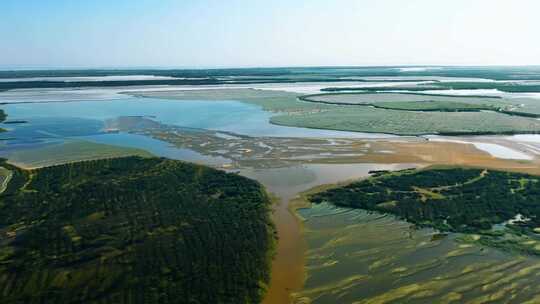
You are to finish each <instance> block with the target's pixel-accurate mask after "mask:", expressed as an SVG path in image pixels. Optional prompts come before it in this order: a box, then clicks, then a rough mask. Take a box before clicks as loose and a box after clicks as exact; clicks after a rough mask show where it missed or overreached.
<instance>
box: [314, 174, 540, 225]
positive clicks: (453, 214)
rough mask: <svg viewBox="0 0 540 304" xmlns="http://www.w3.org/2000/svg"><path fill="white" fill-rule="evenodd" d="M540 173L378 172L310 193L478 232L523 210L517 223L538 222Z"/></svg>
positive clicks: (316, 197)
mask: <svg viewBox="0 0 540 304" xmlns="http://www.w3.org/2000/svg"><path fill="white" fill-rule="evenodd" d="M539 181H540V177H537V176H532V175H527V174H520V173H511V172H502V171H491V170H482V169H467V168H438V169H426V170H419V171H416V170H406V171H399V172H397V173H384V172H381V173H377V174H376V175H375V176H373V177H372V178H369V179H366V180H362V181H358V182H354V183H351V184H349V185H347V186H344V187H340V188H335V189H331V190H328V191H325V192H322V193H319V194H315V195H313V196H311V197H310V200H311V201H312V202H314V203H320V202H323V201H324V202H330V203H333V204H335V205H338V206H345V207H353V208H361V209H366V210H373V211H379V212H383V213H391V214H394V215H397V216H398V217H400V218H403V219H405V220H407V221H409V222H412V223H414V224H417V225H420V226H429V227H435V228H437V229H439V230H442V231H453V232H469V233H478V232H482V231H483V230H489V229H491V228H492V226H493V225H495V224H501V223H503V222H505V221H508V220H510V219H513V218H514V217H516V215H518V214H521V215H522V216H524V217H525V218H526V220H523V221H518V222H515V223H514V225H516V226H519V227H520V228H521V229H524V230H527V231H530V232H532V231H533V230H534V228H537V227H540V183H539Z"/></svg>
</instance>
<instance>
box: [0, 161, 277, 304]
mask: <svg viewBox="0 0 540 304" xmlns="http://www.w3.org/2000/svg"><path fill="white" fill-rule="evenodd" d="M1 167H2V168H3V171H9V173H8V174H3V176H4V177H6V178H9V179H10V180H8V183H7V187H6V189H5V190H4V191H3V192H2V193H1V194H0V243H1V247H0V286H1V287H2V292H1V293H0V302H1V303H258V302H260V300H261V298H262V295H263V294H264V291H265V288H266V284H267V282H268V281H269V271H270V261H271V254H272V250H273V246H274V239H275V233H274V227H273V225H272V223H271V221H270V217H269V213H270V200H269V198H268V196H267V194H266V192H265V191H264V189H263V188H262V187H261V186H260V185H259V184H258V183H257V182H255V181H252V180H249V179H247V178H244V177H241V176H238V175H236V174H232V173H225V172H222V171H218V170H214V169H211V168H207V167H204V166H199V165H193V164H188V163H184V162H180V161H173V160H167V159H163V158H141V157H126V158H117V159H108V160H95V161H85V162H77V163H71V164H65V165H58V166H53V167H46V168H41V169H37V170H29V171H28V170H22V169H20V168H18V167H15V166H12V165H10V164H7V163H5V162H2V163H1ZM4 180H5V178H4Z"/></svg>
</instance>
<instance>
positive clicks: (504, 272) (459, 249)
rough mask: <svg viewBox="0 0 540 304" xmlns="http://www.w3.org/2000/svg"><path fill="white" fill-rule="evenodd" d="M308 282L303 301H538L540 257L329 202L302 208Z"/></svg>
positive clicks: (299, 295)
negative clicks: (512, 252)
mask: <svg viewBox="0 0 540 304" xmlns="http://www.w3.org/2000/svg"><path fill="white" fill-rule="evenodd" d="M299 213H300V214H301V216H302V217H304V218H305V226H306V229H305V236H306V239H307V242H308V248H309V250H308V252H307V262H306V267H307V281H306V285H305V288H304V289H303V290H302V291H301V292H298V293H296V294H295V301H296V302H297V303H332V304H333V303H353V302H354V303H358V304H360V303H430V304H431V303H464V302H467V303H487V302H490V303H525V302H526V301H531V302H530V303H538V301H539V300H540V299H539V298H535V297H537V295H538V294H539V293H540V285H539V284H538V283H540V278H539V274H540V263H538V259H537V258H534V257H522V256H515V255H514V256H512V255H507V254H505V253H502V252H501V251H498V250H496V249H491V248H483V247H479V246H476V245H472V244H464V243H459V242H456V241H455V238H456V237H457V236H456V235H452V234H451V235H448V236H441V235H438V234H437V233H436V231H434V230H432V229H421V230H416V229H412V228H411V225H410V224H408V223H406V222H403V221H400V220H396V219H395V218H394V217H393V216H388V215H381V214H378V213H372V212H368V211H363V210H353V209H348V208H336V207H334V206H332V205H328V204H324V203H323V204H319V205H313V206H312V207H311V208H306V209H301V210H299Z"/></svg>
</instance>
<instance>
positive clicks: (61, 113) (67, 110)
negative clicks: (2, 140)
mask: <svg viewBox="0 0 540 304" xmlns="http://www.w3.org/2000/svg"><path fill="white" fill-rule="evenodd" d="M2 108H3V109H4V110H5V111H6V113H7V114H8V115H9V119H10V120H29V121H30V122H32V120H33V119H35V118H42V119H43V118H55V119H57V120H60V119H62V120H65V119H73V118H79V119H91V120H99V121H104V120H106V119H111V118H116V117H118V116H148V117H150V118H153V119H155V120H157V121H159V122H161V123H164V124H170V125H175V126H181V127H189V128H201V129H209V130H219V131H227V132H233V133H237V134H242V135H249V136H272V137H328V138H330V137H331V138H339V137H345V138H373V137H389V136H387V135H381V134H379V135H378V134H365V133H355V132H341V131H326V130H315V129H307V128H295V127H284V126H277V125H273V124H270V122H269V121H270V117H271V116H272V113H270V112H265V111H263V110H262V108H261V107H260V106H257V105H252V104H247V103H243V102H239V101H232V100H223V101H204V100H194V101H183V100H182V101H176V100H163V99H156V98H137V97H126V98H123V99H114V100H94V101H78V102H49V103H25V104H8V105H4V106H2Z"/></svg>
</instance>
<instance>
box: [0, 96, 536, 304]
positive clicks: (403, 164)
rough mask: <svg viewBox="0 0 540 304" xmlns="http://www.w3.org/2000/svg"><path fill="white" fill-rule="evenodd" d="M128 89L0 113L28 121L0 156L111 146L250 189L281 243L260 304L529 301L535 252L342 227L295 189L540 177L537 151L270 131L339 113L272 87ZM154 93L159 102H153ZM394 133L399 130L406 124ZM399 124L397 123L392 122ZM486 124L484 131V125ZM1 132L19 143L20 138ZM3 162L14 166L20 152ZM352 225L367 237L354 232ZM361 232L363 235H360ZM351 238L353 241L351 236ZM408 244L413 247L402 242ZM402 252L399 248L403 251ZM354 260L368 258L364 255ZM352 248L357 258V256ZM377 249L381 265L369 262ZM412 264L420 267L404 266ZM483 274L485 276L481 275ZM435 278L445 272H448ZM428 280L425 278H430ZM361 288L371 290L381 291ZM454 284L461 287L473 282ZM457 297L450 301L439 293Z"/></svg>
mask: <svg viewBox="0 0 540 304" xmlns="http://www.w3.org/2000/svg"><path fill="white" fill-rule="evenodd" d="M147 91H148V90H147ZM129 94H133V95H137V96H138V97H130V96H127V97H126V95H121V98H119V99H114V100H112V99H111V100H100V101H82V102H70V103H56V102H52V103H43V104H11V105H4V106H3V108H4V109H6V112H7V113H8V115H9V117H10V119H24V120H26V121H28V123H26V124H24V125H22V124H21V125H9V126H8V125H6V126H4V125H2V127H5V128H6V129H8V132H6V133H4V134H2V136H3V137H4V140H3V141H2V143H1V146H0V148H1V150H2V151H11V152H14V151H22V150H23V149H22V147H23V146H24V147H26V148H32V147H40V148H45V147H46V146H48V145H49V144H50V143H51V142H56V141H59V142H63V141H65V142H70V141H75V142H76V143H81V142H86V144H88V143H90V144H89V145H93V144H106V145H109V146H111V145H116V146H121V147H126V148H129V149H136V150H137V151H139V150H140V151H142V150H144V151H148V152H150V153H152V154H153V155H157V156H164V157H168V158H175V159H181V160H185V161H191V162H197V163H202V164H207V165H210V166H213V167H215V168H220V169H222V170H226V171H229V172H236V173H238V174H240V175H244V176H247V177H250V178H252V179H256V180H258V181H259V182H261V183H262V184H263V185H264V186H265V188H266V189H267V190H268V191H269V192H271V193H272V194H273V196H274V197H275V198H276V201H277V202H278V203H276V204H275V205H274V207H273V209H274V211H273V215H272V219H273V222H274V223H275V224H276V228H277V233H278V236H279V242H278V245H277V249H276V259H275V260H274V262H273V266H272V267H273V270H272V281H271V283H270V286H269V290H268V294H267V297H266V298H265V300H264V303H279V304H282V303H287V302H290V301H295V302H299V303H306V302H309V301H311V302H313V303H340V302H345V303H349V302H351V303H352V302H354V301H364V300H365V301H367V302H366V303H383V302H392V301H394V302H398V303H401V302H410V303H433V301H435V302H439V301H442V302H444V301H445V300H447V301H448V302H451V301H455V302H456V303H459V302H461V301H462V300H467V301H470V302H472V303H474V301H479V302H481V300H482V299H488V298H492V299H502V300H504V299H506V298H504V295H500V294H499V292H500V291H501V290H505V291H508V292H509V293H510V294H512V292H513V294H517V293H519V295H515V296H514V298H515V299H520V300H523V301H527V300H531V299H532V298H531V295H533V294H534V293H536V292H537V291H536V289H535V288H534V286H529V283H528V282H527V281H526V280H532V281H531V282H536V281H534V279H532V277H533V276H534V275H536V274H537V273H538V270H537V269H536V268H535V267H533V266H534V264H535V263H536V260H534V259H533V258H532V257H527V256H520V255H515V254H509V253H506V252H504V251H501V250H498V249H495V248H493V247H489V246H483V245H482V244H478V243H475V242H464V240H463V239H461V238H459V235H457V234H450V235H447V236H444V237H443V235H441V234H439V233H438V232H436V231H434V230H429V229H428V230H424V229H414V228H412V227H411V226H410V224H407V223H405V222H402V221H400V220H398V219H395V218H392V217H389V216H386V217H384V218H381V219H377V216H380V215H377V216H376V215H374V214H360V213H359V214H356V215H354V216H352V217H351V218H350V219H347V218H341V217H340V214H341V216H345V215H350V214H352V213H354V212H351V211H350V210H337V211H336V209H335V208H332V207H330V206H324V205H320V206H319V205H317V206H313V207H312V208H306V207H309V205H308V204H306V202H305V200H303V195H304V194H303V193H304V192H305V191H309V190H310V189H312V188H313V187H315V188H314V190H313V191H321V190H324V189H326V188H327V187H333V186H334V184H336V183H338V184H339V183H346V182H348V181H350V180H352V179H358V178H365V177H367V176H369V175H370V174H369V171H377V170H398V169H404V168H410V167H425V166H430V165H441V164H455V165H460V166H473V167H482V168H493V169H504V170H510V171H515V172H528V173H531V174H539V173H540V172H539V171H540V170H539V169H538V168H540V162H539V158H538V155H539V153H540V152H539V151H540V147H539V144H538V143H537V142H535V141H534V139H533V140H530V138H521V137H519V136H516V137H510V136H483V137H477V136H475V137H459V138H458V137H438V139H440V140H433V138H432V137H419V136H408V137H404V136H389V135H385V134H372V133H354V132H343V131H324V130H320V129H306V128H294V127H293V128H291V127H287V126H277V125H275V124H271V123H270V121H271V120H272V119H274V118H275V117H280V116H291V117H293V116H295V115H297V116H299V117H304V116H305V115H315V116H310V117H317V116H316V115H319V114H321V115H322V114H323V113H326V112H325V111H329V113H330V112H332V111H336V109H338V108H343V107H339V106H333V105H322V104H309V103H306V102H302V101H300V100H298V99H297V97H298V96H299V95H301V94H299V93H292V92H289V93H286V92H280V91H279V90H277V88H276V90H273V91H270V90H254V89H245V88H244V89H223V88H219V89H212V90H190V91H187V90H173V88H167V92H160V93H159V94H158V93H157V92H151V93H150V92H143V93H140V92H139V93H129ZM146 94H148V95H146ZM151 95H154V96H152V97H149V96H151ZM141 96H148V97H141ZM179 96H180V97H179ZM115 98H118V96H116V97H115ZM490 100H491V99H490ZM362 109H366V108H364V107H363V108H362ZM345 110H346V109H344V110H343V111H345ZM58 113H62V114H63V117H61V116H59V114H58ZM224 113H227V115H224ZM478 113H481V114H482V115H485V114H483V112H478ZM414 114H415V115H416V113H414ZM451 114H454V113H451ZM458 114H461V113H458ZM475 114H476V112H475ZM501 115H503V114H501ZM306 117H307V116H306ZM358 117H360V118H362V117H363V116H358ZM379 118H380V117H379ZM510 118H511V119H516V118H517V117H510ZM475 119H478V118H475ZM457 121H458V122H459V120H457ZM527 121H528V120H527ZM403 124H404V125H406V124H407V122H406V121H403ZM477 125H482V124H477ZM72 126H77V128H73V127H72ZM456 126H457V124H456V125H454V126H453V127H454V129H455V127H456ZM532 126H533V127H534V124H532ZM395 127H396V128H397V127H398V125H397V122H396V125H395ZM485 127H486V128H488V127H489V128H493V126H488V125H487V124H486V125H485ZM347 128H350V125H349V126H348V127H347ZM10 134H11V135H16V136H15V138H11V137H10ZM530 136H531V137H534V136H533V135H530ZM451 140H455V141H456V142H450V141H451ZM481 144H484V145H483V146H482V145H481ZM486 145H495V147H504V148H506V149H510V150H511V151H514V153H515V152H518V153H522V154H523V155H526V156H527V157H526V158H525V157H519V158H513V159H512V157H511V156H512V155H515V154H512V153H510V152H509V151H508V150H505V149H499V152H501V153H495V152H493V151H495V150H493V149H491V150H490V148H489V147H491V148H493V146H486ZM94 147H96V148H97V147H99V145H94ZM482 147H484V148H485V149H481V148H482ZM486 147H488V148H486ZM19 149H20V150H19ZM69 150H71V149H66V150H63V148H61V144H59V146H58V149H56V150H55V151H57V155H56V157H55V158H54V159H53V160H52V162H54V161H58V160H62V159H67V160H68V161H71V159H72V158H66V157H63V156H62V153H63V152H66V154H67V152H68V151H69ZM36 151H39V149H37V150H36ZM93 151H94V152H96V155H94V157H97V158H100V153H102V154H101V157H107V156H106V155H107V153H103V152H106V151H107V149H105V148H104V147H100V148H97V149H94V150H93ZM132 152H133V151H132ZM51 154H52V153H51ZM11 155H12V156H11V158H14V155H15V154H11ZM22 156H25V155H24V154H22ZM26 156H28V157H27V158H26V160H27V161H28V162H29V163H31V161H32V157H33V158H34V161H35V162H36V163H35V165H34V166H41V165H43V164H39V163H38V161H39V159H40V155H39V153H35V154H33V155H29V154H28V155H26ZM328 184H330V185H328ZM300 207H302V208H301V209H300V210H298V211H296V209H297V208H300ZM319 207H321V209H318V208H319ZM322 207H325V208H322ZM299 216H301V217H299ZM370 216H373V217H370ZM325 219H327V220H328V221H329V222H325ZM353 221H357V222H356V223H353ZM327 225H330V226H327ZM332 225H335V226H332ZM355 225H358V227H362V228H361V229H360V228H359V230H355V228H354V227H355ZM338 226H339V227H338ZM364 231H367V232H366V233H368V234H367V235H365V234H362V233H364ZM370 231H371V232H370ZM349 232H351V234H347V233H349ZM410 235H412V236H413V239H412V240H411V239H407V238H408V237H409V236H410ZM432 239H433V240H432ZM379 241H380V242H379ZM423 242H427V243H428V245H425V244H423ZM397 244H400V245H402V246H403V250H402V251H400V249H401V247H400V246H398V245H397ZM327 245H328V246H327ZM379 247H380V248H379ZM432 249H433V252H431V250H432ZM319 250H320V252H319ZM370 250H372V251H370ZM460 250H461V251H460ZM462 251H465V253H462ZM361 252H364V253H365V254H366V255H371V259H368V257H367V256H363V255H362V254H360V253H361ZM352 253H358V258H354V255H352ZM377 254H379V255H380V258H377V259H376V260H373V259H374V257H376V256H377ZM411 256H414V257H415V258H414V259H412V260H410V259H409V257H411ZM424 258H425V259H426V261H429V262H430V263H431V264H429V263H428V265H424V264H422V263H421V262H420V261H422V260H423V259H424ZM437 258H438V259H437ZM512 258H513V259H514V260H518V261H519V263H518V264H516V265H514V266H508V268H504V269H499V268H496V266H493V265H497V263H506V262H507V261H508V260H510V259H512ZM483 259H485V260H486V261H487V262H486V263H487V264H486V263H484V262H483ZM395 261H397V262H395ZM438 261H441V266H440V269H439V268H438V267H437V266H436V265H434V264H433V263H437V262H438ZM355 263H359V264H355ZM490 263H492V264H490ZM372 264H374V266H372ZM342 267H343V268H342ZM370 267H371V268H370ZM464 267H468V268H467V269H471V270H469V271H467V272H466V274H461V273H457V272H456V271H457V269H463V268H464ZM489 267H492V270H490V271H488V269H489ZM519 267H523V269H525V270H524V272H526V274H523V276H518V277H516V280H515V281H512V282H511V283H509V282H506V281H500V282H499V281H496V279H497V278H500V279H503V278H502V277H499V276H500V275H499V273H501V274H503V275H512V272H518V271H519V269H521V268H519ZM404 268H405V269H404ZM518 268H519V269H518ZM366 269H367V270H366ZM396 269H397V270H396ZM393 270H396V272H393ZM443 270H448V274H446V273H444V272H443ZM452 271H454V272H452ZM475 273H478V276H476V275H475ZM480 274H483V275H484V278H483V280H480V278H481V277H480ZM431 275H433V276H434V277H429V276H431ZM428 277H429V279H433V278H435V280H434V283H428ZM464 278H466V280H464ZM364 280H369V281H372V282H373V284H378V287H377V288H375V287H373V286H374V285H373V286H372V285H369V284H368V283H366V281H364ZM474 280H480V281H477V282H475V281H474ZM462 282H469V285H468V287H467V286H465V285H466V284H465V283H463V284H462ZM359 283H361V284H359ZM439 283H441V284H439ZM363 284H367V285H366V286H370V287H373V288H370V290H369V291H370V292H371V293H370V292H367V291H366V290H365V289H363V288H364V287H362V286H359V285H363ZM460 284H462V285H460ZM482 284H484V285H485V286H486V287H485V291H481V292H480V291H479V289H482V288H483V287H484V285H482ZM516 284H517V285H516ZM531 284H532V283H531ZM423 286H425V288H424V287H423ZM452 288H455V290H456V292H455V293H450V292H447V291H448V290H449V289H452ZM467 288H471V290H472V291H471V290H468V289H467ZM520 288H521V289H520ZM512 290H513V291H512ZM364 294H365V295H366V297H364V296H363V295H364ZM291 295H292V298H291ZM369 301H372V302H369ZM429 301H431V302H429ZM360 303H362V302H360Z"/></svg>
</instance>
